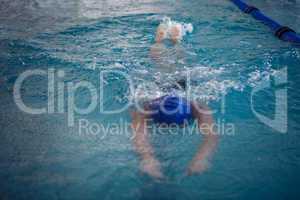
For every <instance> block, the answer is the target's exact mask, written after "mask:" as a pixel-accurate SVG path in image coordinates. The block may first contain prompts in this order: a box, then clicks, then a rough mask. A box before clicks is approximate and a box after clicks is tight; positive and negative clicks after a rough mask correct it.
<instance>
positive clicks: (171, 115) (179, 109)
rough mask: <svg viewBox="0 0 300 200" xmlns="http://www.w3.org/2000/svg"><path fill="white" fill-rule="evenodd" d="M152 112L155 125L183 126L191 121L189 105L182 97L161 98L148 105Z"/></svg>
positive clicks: (169, 96)
mask: <svg viewBox="0 0 300 200" xmlns="http://www.w3.org/2000/svg"><path fill="white" fill-rule="evenodd" d="M148 106H149V108H150V110H151V111H152V112H153V114H152V115H151V116H152V118H153V120H154V122H155V123H165V124H172V123H174V124H179V125H181V124H183V123H184V122H185V121H188V120H190V119H192V112H191V106H190V103H189V102H188V101H187V100H186V99H185V98H182V97H178V96H171V95H167V96H163V97H160V98H158V99H155V100H153V101H151V102H150V103H149V105H148Z"/></svg>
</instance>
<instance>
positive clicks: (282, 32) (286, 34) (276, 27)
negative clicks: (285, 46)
mask: <svg viewBox="0 0 300 200" xmlns="http://www.w3.org/2000/svg"><path fill="white" fill-rule="evenodd" d="M231 1H232V2H233V3H234V4H235V5H236V6H237V7H238V8H239V9H240V10H242V11H243V12H244V13H247V14H249V15H251V16H252V17H253V18H254V19H256V20H258V21H260V22H262V23H264V24H265V25H267V26H268V27H269V28H270V29H271V30H272V31H273V32H274V35H275V36H276V37H278V38H279V39H281V40H283V41H288V42H292V43H297V44H300V36H299V35H297V33H296V32H295V31H294V30H292V29H291V28H289V27H286V26H282V25H280V24H279V23H277V22H276V21H274V20H272V19H271V18H269V17H267V16H266V15H264V14H263V13H262V12H261V11H260V10H259V9H258V8H256V7H254V6H250V5H248V4H246V3H244V2H243V1H240V0H231Z"/></svg>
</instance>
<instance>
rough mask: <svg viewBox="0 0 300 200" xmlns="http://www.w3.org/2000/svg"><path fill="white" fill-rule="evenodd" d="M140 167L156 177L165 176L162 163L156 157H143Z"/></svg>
mask: <svg viewBox="0 0 300 200" xmlns="http://www.w3.org/2000/svg"><path fill="white" fill-rule="evenodd" d="M140 169H141V171H143V172H144V173H146V174H148V175H150V176H151V177H153V178H155V179H162V178H164V175H163V173H162V172H161V167H160V163H159V161H158V160H156V159H155V158H149V159H143V160H142V161H141V165H140Z"/></svg>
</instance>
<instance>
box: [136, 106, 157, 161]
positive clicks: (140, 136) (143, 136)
mask: <svg viewBox="0 0 300 200" xmlns="http://www.w3.org/2000/svg"><path fill="white" fill-rule="evenodd" d="M132 129H133V131H134V137H133V144H134V147H135V149H136V151H137V152H138V154H139V155H140V156H141V158H142V159H143V160H148V159H152V158H154V152H153V148H152V146H151V145H150V143H149V141H148V131H147V118H146V116H145V115H143V114H140V113H138V112H134V113H132Z"/></svg>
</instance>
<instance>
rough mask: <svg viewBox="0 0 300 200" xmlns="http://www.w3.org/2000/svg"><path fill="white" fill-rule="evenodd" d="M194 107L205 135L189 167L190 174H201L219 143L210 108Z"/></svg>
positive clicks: (196, 117) (195, 115)
mask: <svg viewBox="0 0 300 200" xmlns="http://www.w3.org/2000/svg"><path fill="white" fill-rule="evenodd" d="M192 105H193V106H192V110H193V115H194V117H195V119H196V120H197V122H198V126H199V129H200V131H201V133H202V134H204V141H203V143H202V144H201V146H200V147H199V150H198V151H197V153H196V155H195V156H194V158H193V160H192V162H191V164H190V166H189V170H188V173H189V174H192V173H201V172H203V171H204V170H206V169H207V168H208V164H209V159H210V158H211V156H212V154H213V152H214V150H215V148H216V146H217V142H218V137H217V134H215V133H214V132H213V130H212V126H213V118H212V115H211V114H210V110H209V108H207V107H206V106H198V105H196V104H195V103H193V104H192ZM197 107H198V109H197ZM199 108H200V109H199Z"/></svg>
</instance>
